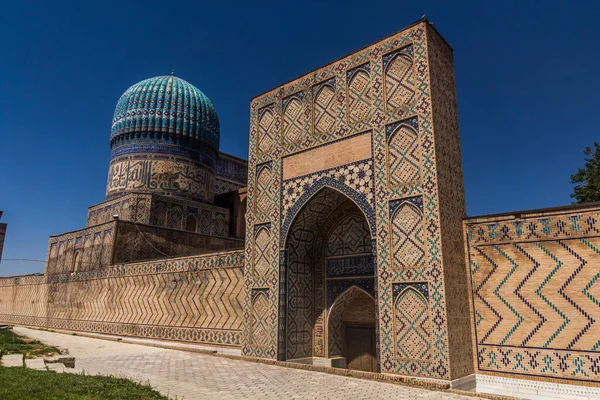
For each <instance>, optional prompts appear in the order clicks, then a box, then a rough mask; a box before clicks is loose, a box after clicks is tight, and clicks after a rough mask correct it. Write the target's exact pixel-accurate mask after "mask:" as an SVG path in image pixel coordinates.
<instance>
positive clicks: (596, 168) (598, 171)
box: [571, 142, 600, 203]
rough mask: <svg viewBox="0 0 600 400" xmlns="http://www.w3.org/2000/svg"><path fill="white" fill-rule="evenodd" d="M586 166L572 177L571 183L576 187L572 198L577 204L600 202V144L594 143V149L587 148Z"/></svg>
mask: <svg viewBox="0 0 600 400" xmlns="http://www.w3.org/2000/svg"><path fill="white" fill-rule="evenodd" d="M583 154H585V156H586V157H585V166H584V167H583V168H579V169H578V170H577V173H576V174H574V175H571V183H572V184H574V185H575V187H574V188H573V193H572V194H571V197H572V198H574V199H575V203H590V202H593V201H600V143H598V142H594V147H593V148H592V147H586V148H585V151H584V152H583Z"/></svg>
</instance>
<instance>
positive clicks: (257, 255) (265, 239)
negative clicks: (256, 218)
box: [252, 226, 273, 278]
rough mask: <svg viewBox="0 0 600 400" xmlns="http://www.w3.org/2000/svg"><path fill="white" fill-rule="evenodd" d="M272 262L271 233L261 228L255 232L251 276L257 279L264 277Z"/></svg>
mask: <svg viewBox="0 0 600 400" xmlns="http://www.w3.org/2000/svg"><path fill="white" fill-rule="evenodd" d="M272 260H273V251H272V245H271V232H270V230H269V227H268V226H261V227H259V228H258V230H257V231H256V232H255V238H254V260H253V263H252V265H253V267H252V274H253V275H254V276H255V277H257V278H260V277H263V276H265V275H266V274H267V272H269V269H271V262H272Z"/></svg>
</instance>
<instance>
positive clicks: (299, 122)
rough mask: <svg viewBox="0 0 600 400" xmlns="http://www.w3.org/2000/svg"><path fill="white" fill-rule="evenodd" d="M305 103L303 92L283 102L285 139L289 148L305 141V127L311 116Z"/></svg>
mask: <svg viewBox="0 0 600 400" xmlns="http://www.w3.org/2000/svg"><path fill="white" fill-rule="evenodd" d="M303 101H304V94H303V92H299V93H296V94H293V95H291V96H289V97H287V98H286V99H284V100H283V138H284V141H285V142H287V143H286V144H287V145H288V146H289V145H292V146H293V145H294V144H297V143H299V142H301V141H302V139H304V134H305V130H306V129H305V126H306V123H307V122H308V117H309V116H308V115H307V114H308V113H307V112H306V108H305V107H304V105H303Z"/></svg>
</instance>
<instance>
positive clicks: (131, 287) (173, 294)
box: [0, 251, 244, 348]
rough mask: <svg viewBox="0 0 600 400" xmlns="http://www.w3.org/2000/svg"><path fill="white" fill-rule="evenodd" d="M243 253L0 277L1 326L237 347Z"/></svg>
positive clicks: (216, 254) (239, 324)
mask: <svg viewBox="0 0 600 400" xmlns="http://www.w3.org/2000/svg"><path fill="white" fill-rule="evenodd" d="M243 264H244V253H243V251H233V252H224V253H212V254H209V255H203V256H192V257H184V258H175V259H167V260H157V261H148V262H140V263H132V264H124V265H116V266H112V267H108V268H103V269H96V270H92V271H85V272H80V273H77V274H70V273H64V274H56V275H45V276H43V275H39V276H35V275H33V276H24V277H14V278H0V299H1V300H2V301H0V321H2V322H6V323H12V324H21V325H30V326H37V327H44V328H56V329H67V330H73V331H87V332H98V333H107V334H114V335H124V336H137V337H144V338H152V339H167V340H178V341H188V342H195V343H200V344H206V345H212V346H215V345H216V346H229V347H234V348H239V347H240V346H241V329H240V327H241V324H242V306H241V302H242V299H243V279H242V266H243Z"/></svg>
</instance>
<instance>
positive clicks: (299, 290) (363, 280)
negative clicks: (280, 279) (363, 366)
mask: <svg viewBox="0 0 600 400" xmlns="http://www.w3.org/2000/svg"><path fill="white" fill-rule="evenodd" d="M301 204H302V205H301V206H300V207H299V208H298V210H297V211H295V212H292V213H290V215H288V217H289V218H290V219H291V221H290V222H289V227H288V228H286V229H285V233H283V232H284V231H283V230H282V240H281V242H282V244H283V248H284V249H285V251H286V252H287V268H285V273H286V277H285V278H286V279H285V285H286V287H285V293H283V294H282V298H281V299H280V302H281V303H282V304H285V305H286V306H285V310H286V318H285V332H284V336H285V342H284V343H283V344H284V348H283V349H280V354H283V356H282V358H283V359H288V360H290V359H299V358H306V357H324V358H326V357H328V352H327V348H326V346H327V338H326V336H325V332H326V330H327V327H326V323H327V317H326V312H325V311H326V310H327V309H328V307H330V306H331V303H332V302H333V299H335V298H337V297H338V295H339V294H340V293H341V292H343V291H345V290H346V289H347V288H348V287H350V286H357V287H361V288H363V287H367V288H370V291H371V292H372V291H373V290H374V287H375V283H374V280H375V272H374V264H375V263H374V257H373V242H372V237H371V232H372V230H371V229H370V225H369V222H368V220H367V217H366V216H365V214H364V213H363V211H362V209H361V208H360V207H359V206H358V205H357V204H356V203H355V202H354V201H353V200H352V199H351V198H350V197H349V196H347V195H346V194H344V193H342V192H341V191H339V190H337V189H333V188H331V187H327V186H323V187H321V188H320V189H319V190H318V191H316V193H313V194H312V196H311V197H310V198H308V199H307V200H306V201H303V202H302V203H301ZM340 224H342V225H343V226H345V227H346V228H347V229H353V231H352V232H346V231H344V230H343V229H339V227H340ZM331 235H334V236H335V237H334V238H332V237H331ZM328 245H331V246H328ZM339 249H344V251H341V250H339ZM365 271H366V272H365ZM375 312H376V311H375V306H374V303H373V313H375Z"/></svg>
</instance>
